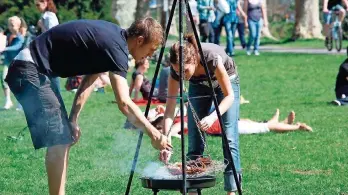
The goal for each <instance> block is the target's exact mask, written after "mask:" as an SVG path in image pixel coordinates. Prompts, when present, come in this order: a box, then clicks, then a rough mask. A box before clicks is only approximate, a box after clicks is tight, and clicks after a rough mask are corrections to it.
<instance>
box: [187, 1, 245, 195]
mask: <svg viewBox="0 0 348 195" xmlns="http://www.w3.org/2000/svg"><path fill="white" fill-rule="evenodd" d="M185 4H186V7H187V12H188V16H189V17H190V21H191V25H192V29H193V33H194V35H195V39H196V42H197V45H198V50H199V55H200V56H204V55H203V50H202V46H201V42H200V41H199V37H198V33H197V29H196V26H195V25H194V22H193V16H192V12H191V8H190V6H189V4H188V0H185ZM201 60H202V62H203V66H204V69H205V72H206V75H207V77H208V83H209V87H210V88H211V91H212V93H211V95H212V98H213V102H214V106H215V108H216V114H217V116H218V119H219V122H220V127H221V130H222V139H223V143H225V144H226V146H225V147H227V150H228V152H227V153H228V160H229V162H230V163H232V166H231V167H232V172H233V177H234V180H235V182H236V185H237V190H238V194H239V195H242V190H241V187H240V182H239V180H238V176H237V170H236V167H235V166H234V162H233V158H232V155H231V151H230V148H229V147H228V144H227V143H228V140H227V136H226V133H225V129H224V126H223V125H222V124H223V121H222V117H221V113H220V110H219V104H218V101H217V99H216V95H215V92H214V88H213V85H212V79H211V76H210V73H209V69H208V66H207V62H206V60H205V59H204V58H202V59H201Z"/></svg>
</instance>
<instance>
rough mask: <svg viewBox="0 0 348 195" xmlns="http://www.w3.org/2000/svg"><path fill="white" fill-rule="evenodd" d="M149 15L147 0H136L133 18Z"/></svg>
mask: <svg viewBox="0 0 348 195" xmlns="http://www.w3.org/2000/svg"><path fill="white" fill-rule="evenodd" d="M147 15H149V0H137V7H136V9H135V13H134V17H135V20H137V19H140V18H143V17H146V16H147Z"/></svg>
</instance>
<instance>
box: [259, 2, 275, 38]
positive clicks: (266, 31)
mask: <svg viewBox="0 0 348 195" xmlns="http://www.w3.org/2000/svg"><path fill="white" fill-rule="evenodd" d="M264 4H265V8H266V10H267V2H266V0H264ZM264 20H266V21H267V22H268V11H267V16H266V18H264ZM264 22H265V21H264ZM262 35H263V36H264V37H267V38H269V39H272V40H278V39H277V38H275V37H274V36H273V35H272V34H271V32H270V31H269V25H268V26H267V27H263V28H262Z"/></svg>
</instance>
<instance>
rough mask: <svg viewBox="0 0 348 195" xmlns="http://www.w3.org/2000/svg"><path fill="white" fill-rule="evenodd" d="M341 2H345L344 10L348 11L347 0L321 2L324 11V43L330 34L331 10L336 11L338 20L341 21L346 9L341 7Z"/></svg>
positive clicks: (327, 40) (326, 42) (325, 0)
mask: <svg viewBox="0 0 348 195" xmlns="http://www.w3.org/2000/svg"><path fill="white" fill-rule="evenodd" d="M342 3H344V4H345V6H346V10H347V11H348V0H324V2H323V13H324V35H325V37H326V38H325V45H327V44H328V42H329V38H331V36H330V24H331V23H332V22H333V21H332V11H338V20H339V21H340V23H342V21H343V19H344V17H345V15H346V10H345V9H344V8H343V6H342Z"/></svg>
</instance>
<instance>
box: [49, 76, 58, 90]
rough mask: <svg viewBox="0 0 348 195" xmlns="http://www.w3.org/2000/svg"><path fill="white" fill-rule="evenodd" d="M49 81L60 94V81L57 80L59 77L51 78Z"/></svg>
mask: <svg viewBox="0 0 348 195" xmlns="http://www.w3.org/2000/svg"><path fill="white" fill-rule="evenodd" d="M51 81H52V83H53V84H54V85H55V86H56V87H57V89H58V91H59V92H60V79H59V77H52V79H51Z"/></svg>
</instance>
